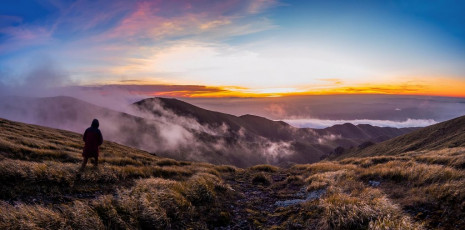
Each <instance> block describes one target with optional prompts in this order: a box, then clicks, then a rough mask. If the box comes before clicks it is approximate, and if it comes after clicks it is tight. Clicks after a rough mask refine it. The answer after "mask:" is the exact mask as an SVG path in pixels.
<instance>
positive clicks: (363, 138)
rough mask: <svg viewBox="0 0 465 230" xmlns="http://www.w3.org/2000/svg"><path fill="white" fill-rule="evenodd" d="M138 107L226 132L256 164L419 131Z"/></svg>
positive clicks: (163, 103)
mask: <svg viewBox="0 0 465 230" xmlns="http://www.w3.org/2000/svg"><path fill="white" fill-rule="evenodd" d="M134 106H135V107H136V108H137V109H139V110H141V111H143V112H148V113H151V114H154V115H156V116H161V115H163V113H164V112H165V110H166V111H170V112H172V113H173V114H175V115H177V116H179V117H184V118H192V119H194V121H196V122H198V123H199V124H201V125H203V126H206V127H209V128H210V129H213V130H217V131H216V132H217V133H218V130H220V131H219V133H221V132H223V134H222V135H221V137H222V138H221V139H220V140H222V142H226V143H228V145H229V146H230V147H229V148H228V149H237V151H235V152H234V154H235V155H236V156H243V154H240V153H238V151H240V152H247V153H250V154H245V155H247V156H249V157H250V156H257V154H260V153H261V155H262V159H261V160H260V159H257V160H252V161H253V162H255V164H260V163H269V164H276V165H279V164H281V163H286V162H294V163H295V162H298V163H312V162H317V161H319V160H320V159H321V158H322V157H323V156H325V155H327V154H329V153H331V152H332V151H333V150H334V149H335V148H337V147H339V146H341V147H345V148H348V147H352V146H358V145H360V144H362V143H365V142H370V143H371V142H373V143H377V142H380V141H384V140H388V139H390V138H393V137H396V136H399V135H402V134H405V133H409V132H411V131H413V130H416V128H401V129H398V128H388V127H376V126H371V125H363V124H361V125H352V124H343V125H335V126H332V127H328V128H325V129H310V128H296V127H293V126H291V125H289V124H287V123H285V122H283V121H273V120H269V119H267V118H264V117H260V116H255V115H250V114H247V115H242V116H234V115H230V114H225V113H220V112H215V111H210V110H206V109H203V108H200V107H197V106H194V105H191V104H189V103H186V102H183V101H180V100H177V99H171V98H149V99H144V100H141V101H139V102H136V103H134ZM210 139H211V137H210ZM238 148H239V149H238ZM205 151H208V150H204V154H206V152H205ZM222 151H223V152H224V151H225V150H222ZM208 152H209V154H212V153H211V152H210V151H208ZM213 154H215V153H213ZM229 156H231V155H229ZM258 156H259V155H258ZM222 157H223V158H224V156H222ZM215 158H216V159H218V158H217V157H215ZM239 158H242V157H239ZM204 159H205V158H204ZM209 162H211V163H215V162H213V161H209ZM249 162H250V161H249ZM222 163H229V164H231V163H232V164H234V165H236V166H240V167H243V166H251V165H253V164H247V163H245V164H241V163H240V164H238V163H237V161H227V162H222Z"/></svg>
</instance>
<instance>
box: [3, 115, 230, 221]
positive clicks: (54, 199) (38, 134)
mask: <svg viewBox="0 0 465 230" xmlns="http://www.w3.org/2000/svg"><path fill="white" fill-rule="evenodd" d="M0 130H1V132H0V183H1V185H2V186H0V229H121V228H123V229H141V228H142V229H184V228H192V229H207V228H213V227H215V226H219V225H222V224H223V225H224V224H227V223H228V221H229V220H228V219H227V218H225V217H228V216H230V214H229V210H228V209H227V208H226V207H224V206H223V202H222V201H221V202H220V201H219V200H225V199H226V197H228V196H231V194H232V189H231V188H230V187H229V185H226V184H225V183H224V182H223V181H222V179H220V177H221V173H220V172H219V171H218V170H221V169H223V170H227V171H230V172H234V171H235V168H233V167H231V168H228V166H224V167H219V168H216V166H214V165H211V164H207V163H196V162H182V161H175V160H172V159H166V158H160V157H157V156H154V155H151V154H149V153H147V152H144V151H141V150H137V149H133V148H129V147H126V146H122V145H118V144H116V143H112V142H106V141H105V142H104V144H103V145H102V148H101V156H100V165H99V167H98V168H93V166H88V167H87V168H86V170H85V171H84V172H82V173H80V174H79V175H78V169H79V166H80V162H81V160H82V158H81V152H82V147H83V142H82V136H81V135H79V134H75V133H72V132H66V131H61V130H54V129H49V128H44V127H40V126H35V125H26V124H21V123H16V122H10V121H7V120H2V119H0ZM1 200H3V201H1ZM13 204H14V205H13ZM213 210H214V211H213ZM211 220H221V221H220V222H218V221H216V222H215V221H211Z"/></svg>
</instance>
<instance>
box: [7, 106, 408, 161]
mask: <svg viewBox="0 0 465 230" xmlns="http://www.w3.org/2000/svg"><path fill="white" fill-rule="evenodd" d="M0 108H1V112H0V116H1V117H3V118H7V119H12V120H16V121H23V122H27V123H32V124H39V125H45V126H49V127H54V128H60V129H66V130H70V131H75V132H78V133H79V132H82V131H83V130H85V128H87V127H88V126H89V122H90V121H91V120H92V119H93V118H99V119H100V123H101V129H102V132H103V135H104V138H105V139H108V140H112V141H115V142H118V143H122V144H125V145H128V146H132V147H136V148H140V149H143V150H146V151H149V152H151V153H155V154H157V155H160V156H165V157H171V158H175V159H182V160H195V161H206V162H210V163H215V164H233V165H236V166H240V167H246V166H251V165H255V164H261V163H269V164H287V163H311V162H316V161H319V160H320V158H321V157H322V156H324V155H326V154H328V153H330V152H332V151H333V150H334V149H335V148H336V147H339V146H342V147H345V148H348V147H351V146H358V145H360V144H362V143H365V142H373V143H375V142H379V141H384V140H387V139H389V138H392V137H396V136H398V135H401V134H405V133H408V132H411V131H413V130H414V128H403V129H396V128H381V127H374V126H371V125H352V124H343V125H336V126H333V127H329V128H325V129H309V128H296V127H293V126H291V125H289V124H287V123H285V122H282V121H273V120H269V119H266V118H264V117H260V116H255V115H243V116H234V115H230V114H226V113H220V112H215V111H209V110H205V109H202V108H200V107H197V106H194V105H191V104H189V103H186V102H183V101H180V100H177V99H168V98H151V99H145V100H141V101H139V102H136V103H134V104H133V105H128V106H127V108H126V109H124V111H115V110H111V109H107V108H104V107H100V106H96V105H93V104H91V103H88V102H85V101H81V100H78V99H75V98H71V97H50V98H18V97H10V98H8V100H5V101H2V102H1V103H0Z"/></svg>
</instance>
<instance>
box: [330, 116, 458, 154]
mask: <svg viewBox="0 0 465 230" xmlns="http://www.w3.org/2000/svg"><path fill="white" fill-rule="evenodd" d="M454 147H465V116H462V117H458V118H455V119H452V120H448V121H444V122H441V123H438V124H435V125H431V126H428V127H425V128H422V129H419V130H416V131H413V132H411V133H408V134H405V135H402V136H399V137H396V138H393V139H390V140H387V141H384V142H381V143H379V144H376V145H372V146H369V147H367V148H365V149H362V150H355V151H352V152H350V153H348V154H344V155H342V156H340V157H339V159H341V158H345V157H356V156H357V157H364V156H377V155H396V154H400V153H404V152H408V151H421V150H439V149H443V148H454Z"/></svg>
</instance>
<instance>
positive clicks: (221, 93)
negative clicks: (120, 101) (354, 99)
mask: <svg viewBox="0 0 465 230" xmlns="http://www.w3.org/2000/svg"><path fill="white" fill-rule="evenodd" d="M406 79H407V78H406ZM418 79H420V80H415V79H413V80H412V78H410V80H409V81H405V82H401V83H391V84H383V83H378V84H354V85H348V84H332V85H324V86H323V85H315V86H306V87H280V88H259V89H257V88H247V87H240V86H205V85H196V84H193V85H184V84H166V83H165V84H163V83H162V84H153V83H151V82H149V81H143V80H141V81H132V82H131V81H125V82H119V84H111V85H116V86H118V85H120V86H123V87H124V86H136V87H137V86H141V87H143V86H158V87H164V88H163V90H150V89H148V90H147V89H146V90H140V89H137V88H135V89H133V90H131V92H132V93H135V94H140V95H148V96H153V97H156V96H161V97H191V98H221V97H242V98H245V97H286V96H306V95H336V94H337V95H344V94H348V95H350V94H387V95H419V96H444V97H465V80H461V79H460V80H459V79H453V78H429V79H426V78H418ZM128 83H129V84H128ZM131 83H133V84H131Z"/></svg>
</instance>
